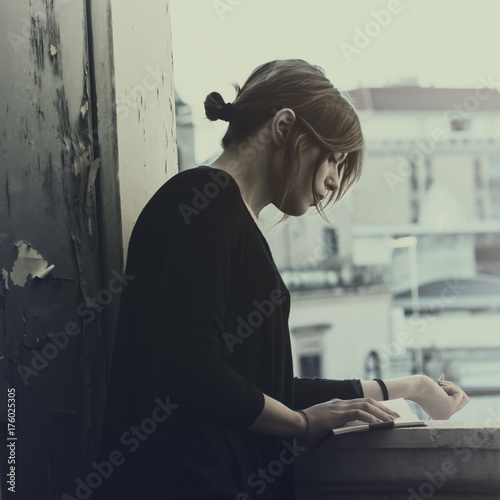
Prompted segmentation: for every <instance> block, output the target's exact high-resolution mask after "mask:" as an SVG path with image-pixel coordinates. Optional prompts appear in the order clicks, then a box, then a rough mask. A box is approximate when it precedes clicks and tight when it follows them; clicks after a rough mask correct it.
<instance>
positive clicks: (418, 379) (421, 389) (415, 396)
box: [407, 375, 432, 405]
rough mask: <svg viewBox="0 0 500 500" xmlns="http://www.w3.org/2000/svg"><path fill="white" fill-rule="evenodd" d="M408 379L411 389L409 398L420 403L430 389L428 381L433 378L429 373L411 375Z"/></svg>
mask: <svg viewBox="0 0 500 500" xmlns="http://www.w3.org/2000/svg"><path fill="white" fill-rule="evenodd" d="M408 379H409V389H408V396H407V399H410V400H411V401H414V402H415V403H417V404H419V405H420V404H421V402H422V401H423V399H424V397H425V394H426V392H427V391H428V390H429V385H428V383H429V381H431V382H432V380H431V378H430V377H427V375H410V376H409V377H408Z"/></svg>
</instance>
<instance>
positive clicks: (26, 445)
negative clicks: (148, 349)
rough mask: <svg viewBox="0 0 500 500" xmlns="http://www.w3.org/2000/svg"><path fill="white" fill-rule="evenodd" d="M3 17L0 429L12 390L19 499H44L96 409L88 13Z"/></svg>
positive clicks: (11, 8)
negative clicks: (13, 396) (9, 393)
mask: <svg viewBox="0 0 500 500" xmlns="http://www.w3.org/2000/svg"><path fill="white" fill-rule="evenodd" d="M0 9H1V15H0V36H1V44H0V47H1V49H0V67H1V68H2V70H1V72H0V269H2V280H1V282H0V388H1V392H2V394H1V397H0V422H2V427H4V426H5V422H6V421H7V409H6V403H7V397H6V390H7V389H6V388H7V387H9V388H11V387H13V388H14V389H15V400H16V420H15V435H16V436H17V437H18V439H17V441H15V443H16V449H15V468H16V481H15V494H16V498H18V499H32V498H36V499H37V500H45V499H53V498H59V496H58V495H59V494H60V492H61V491H64V490H69V489H70V488H72V487H73V483H74V478H75V477H76V475H77V474H78V473H79V471H80V470H81V466H82V463H84V462H85V461H86V460H87V457H88V456H89V455H91V454H92V453H93V449H94V448H95V444H96V441H97V436H98V428H99V420H100V413H101V412H102V407H103V401H104V362H103V359H104V357H103V348H102V341H101V336H102V332H101V326H100V324H101V323H100V318H99V314H97V309H96V304H95V297H96V296H98V292H99V289H100V285H99V272H98V271H99V260H98V241H97V232H98V231H97V230H98V227H97V217H96V204H95V186H94V181H95V179H96V176H97V173H98V170H99V167H100V161H99V160H98V159H97V158H95V157H94V155H93V150H92V145H91V140H90V130H91V125H90V124H91V112H90V80H89V57H88V50H87V41H88V40H87V30H88V23H87V5H86V2H85V1H83V0H71V1H68V0H59V1H58V0H31V1H28V0H26V1H25V0H22V1H16V2H9V1H7V0H1V4H0ZM91 313H95V314H94V318H93V320H92V321H88V319H89V318H90V314H91ZM2 438H4V433H3V432H2ZM1 446H2V453H1V457H2V463H1V467H2V472H1V476H2V481H1V484H2V489H3V492H2V493H3V494H4V495H6V493H7V491H6V487H7V483H6V480H5V477H6V476H5V473H6V470H5V467H6V463H5V462H4V458H5V453H3V451H4V450H5V442H2V443H1Z"/></svg>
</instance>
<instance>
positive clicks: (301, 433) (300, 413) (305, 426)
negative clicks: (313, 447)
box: [295, 410, 310, 439]
mask: <svg viewBox="0 0 500 500" xmlns="http://www.w3.org/2000/svg"><path fill="white" fill-rule="evenodd" d="M295 413H296V415H297V417H298V418H299V426H298V429H297V432H296V435H295V437H296V438H297V439H305V438H306V437H307V435H308V434H309V428H310V422H309V416H308V415H307V413H306V412H305V411H304V410H295Z"/></svg>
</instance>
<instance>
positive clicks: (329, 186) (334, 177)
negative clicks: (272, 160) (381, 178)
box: [281, 146, 347, 216]
mask: <svg viewBox="0 0 500 500" xmlns="http://www.w3.org/2000/svg"><path fill="white" fill-rule="evenodd" d="M320 152H321V150H320V148H319V147H318V146H312V147H311V148H309V149H307V150H306V151H304V152H303V153H302V156H301V162H300V169H299V173H298V175H297V181H296V183H295V185H294V187H293V189H292V190H291V192H290V195H289V197H288V200H287V202H285V204H284V205H283V207H282V209H281V210H282V211H283V212H285V213H286V214H288V215H293V216H299V215H303V214H304V213H306V212H307V210H308V209H309V208H310V207H312V206H314V197H313V192H312V191H311V184H312V182H313V176H314V170H315V168H316V166H317V164H318V161H319V155H320ZM346 156H347V153H332V154H331V155H330V156H329V157H328V158H327V159H326V160H325V161H324V162H323V163H322V164H321V166H320V167H319V169H318V172H317V173H316V178H315V181H314V189H315V191H316V193H318V195H319V196H320V198H321V199H323V198H325V197H326V195H327V194H328V191H336V190H338V188H339V182H340V181H339V172H338V167H339V165H340V164H341V163H342V162H343V161H344V160H345V158H346Z"/></svg>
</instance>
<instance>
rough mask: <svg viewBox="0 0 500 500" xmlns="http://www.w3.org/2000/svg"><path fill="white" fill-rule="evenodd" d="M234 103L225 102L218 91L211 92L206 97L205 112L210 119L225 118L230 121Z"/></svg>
mask: <svg viewBox="0 0 500 500" xmlns="http://www.w3.org/2000/svg"><path fill="white" fill-rule="evenodd" d="M232 107H233V105H232V103H230V102H225V101H224V98H223V97H222V96H221V95H220V94H219V93H218V92H211V93H210V94H208V95H207V98H206V99H205V114H206V116H207V118H208V119H209V120H210V121H213V122H214V121H216V120H224V121H225V122H228V121H229V120H230V118H231V111H232Z"/></svg>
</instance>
